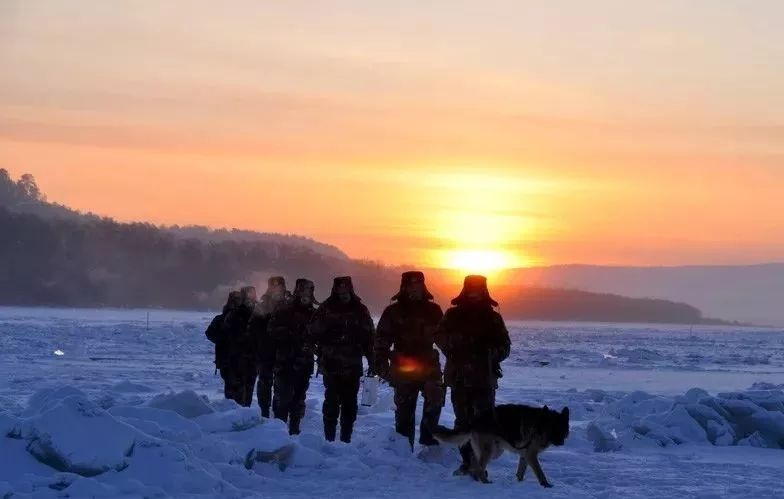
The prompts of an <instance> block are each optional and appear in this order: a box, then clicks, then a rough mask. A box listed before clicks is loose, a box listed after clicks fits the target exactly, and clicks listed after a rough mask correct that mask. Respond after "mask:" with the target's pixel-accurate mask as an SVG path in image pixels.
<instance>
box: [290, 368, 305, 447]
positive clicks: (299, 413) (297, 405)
mask: <svg viewBox="0 0 784 499" xmlns="http://www.w3.org/2000/svg"><path fill="white" fill-rule="evenodd" d="M309 387H310V375H309V374H299V375H297V377H296V379H295V380H294V387H293V388H294V389H293V393H292V397H291V406H290V407H289V433H290V434H291V435H299V432H300V423H301V422H302V418H303V417H305V399H306V398H307V395H308V388H309Z"/></svg>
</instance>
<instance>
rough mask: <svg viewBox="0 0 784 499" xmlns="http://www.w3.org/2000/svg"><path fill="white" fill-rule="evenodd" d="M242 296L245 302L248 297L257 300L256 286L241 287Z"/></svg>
mask: <svg viewBox="0 0 784 499" xmlns="http://www.w3.org/2000/svg"><path fill="white" fill-rule="evenodd" d="M240 297H241V298H242V302H243V303H244V302H246V301H247V300H248V299H253V300H254V301H255V300H256V299H257V297H258V295H257V294H256V287H255V286H245V287H244V288H242V289H240Z"/></svg>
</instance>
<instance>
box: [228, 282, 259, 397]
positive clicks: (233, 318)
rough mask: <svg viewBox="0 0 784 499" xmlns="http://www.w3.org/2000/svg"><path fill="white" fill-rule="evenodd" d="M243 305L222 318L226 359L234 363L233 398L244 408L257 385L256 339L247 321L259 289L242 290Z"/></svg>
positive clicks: (231, 370)
mask: <svg viewBox="0 0 784 499" xmlns="http://www.w3.org/2000/svg"><path fill="white" fill-rule="evenodd" d="M240 295H241V296H240V299H241V303H240V305H239V306H238V307H237V308H236V309H233V310H231V311H229V312H228V313H227V314H226V316H225V317H224V319H223V329H224V332H225V333H224V334H225V335H226V347H227V348H226V350H227V362H228V364H229V365H230V366H231V367H230V374H231V379H230V382H229V384H230V385H231V388H230V392H231V395H232V396H231V397H229V398H231V399H232V400H235V401H236V402H237V403H238V404H240V405H242V406H244V407H250V405H251V403H252V402H253V387H254V386H255V384H256V342H255V341H254V338H253V337H252V336H251V335H250V333H249V330H248V322H249V321H250V319H251V317H252V316H253V310H254V309H255V308H256V288H254V287H252V286H248V287H244V288H242V290H240Z"/></svg>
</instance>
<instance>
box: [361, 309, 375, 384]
mask: <svg viewBox="0 0 784 499" xmlns="http://www.w3.org/2000/svg"><path fill="white" fill-rule="evenodd" d="M360 327H361V328H362V351H363V352H362V353H363V354H364V355H365V358H366V359H367V363H368V375H372V374H373V373H374V371H375V367H374V364H373V362H374V361H373V339H374V336H375V331H376V327H375V325H374V324H373V317H372V316H371V315H370V311H369V310H368V309H367V307H365V306H364V305H363V310H362V322H361V324H360Z"/></svg>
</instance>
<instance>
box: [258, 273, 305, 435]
mask: <svg viewBox="0 0 784 499" xmlns="http://www.w3.org/2000/svg"><path fill="white" fill-rule="evenodd" d="M314 291H315V286H314V284H313V282H312V281H309V280H307V279H297V283H296V285H295V287H294V294H293V299H292V301H291V303H289V304H287V305H285V306H282V307H280V308H279V309H278V310H277V311H276V312H274V313H273V314H272V318H271V319H270V322H269V325H268V327H267V330H268V336H269V343H268V348H269V349H270V350H271V355H272V358H273V370H274V375H275V386H274V390H275V398H274V400H273V404H272V411H273V413H274V415H275V417H276V418H277V419H280V420H282V421H285V422H288V424H289V434H291V435H298V434H299V433H300V422H301V421H302V418H303V417H304V416H305V397H306V395H307V392H308V387H309V386H310V377H311V376H312V375H313V355H314V351H315V346H314V345H313V339H312V337H311V335H310V321H311V320H312V319H313V315H314V313H315V312H316V307H315V305H316V304H317V302H316V299H315V297H314Z"/></svg>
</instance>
